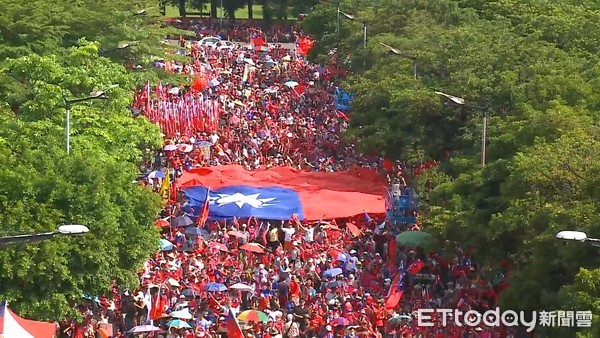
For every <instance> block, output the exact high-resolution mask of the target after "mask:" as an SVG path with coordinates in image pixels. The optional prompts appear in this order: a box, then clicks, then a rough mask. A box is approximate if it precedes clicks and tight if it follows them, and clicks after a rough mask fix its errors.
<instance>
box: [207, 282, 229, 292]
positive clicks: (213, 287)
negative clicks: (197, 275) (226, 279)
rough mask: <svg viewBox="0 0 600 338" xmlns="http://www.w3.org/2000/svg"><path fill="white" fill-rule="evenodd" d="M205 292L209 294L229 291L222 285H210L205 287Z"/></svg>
mask: <svg viewBox="0 0 600 338" xmlns="http://www.w3.org/2000/svg"><path fill="white" fill-rule="evenodd" d="M204 290H206V291H208V292H219V291H227V287H226V286H225V285H224V284H221V283H208V284H206V285H205V286H204Z"/></svg>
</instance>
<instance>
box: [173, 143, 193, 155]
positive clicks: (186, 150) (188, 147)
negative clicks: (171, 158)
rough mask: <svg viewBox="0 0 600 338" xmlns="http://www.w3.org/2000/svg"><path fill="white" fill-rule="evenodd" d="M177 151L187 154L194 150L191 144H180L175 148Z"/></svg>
mask: <svg viewBox="0 0 600 338" xmlns="http://www.w3.org/2000/svg"><path fill="white" fill-rule="evenodd" d="M177 149H179V151H181V152H184V153H189V152H191V151H192V150H194V147H193V146H192V145H191V144H180V145H178V146H177Z"/></svg>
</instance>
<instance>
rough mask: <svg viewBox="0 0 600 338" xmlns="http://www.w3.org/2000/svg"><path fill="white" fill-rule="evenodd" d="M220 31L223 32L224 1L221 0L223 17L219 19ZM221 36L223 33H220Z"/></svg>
mask: <svg viewBox="0 0 600 338" xmlns="http://www.w3.org/2000/svg"><path fill="white" fill-rule="evenodd" d="M219 29H220V30H223V0H221V17H220V18H219ZM219 34H221V32H219Z"/></svg>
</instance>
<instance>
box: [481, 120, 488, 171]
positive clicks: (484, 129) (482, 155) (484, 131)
mask: <svg viewBox="0 0 600 338" xmlns="http://www.w3.org/2000/svg"><path fill="white" fill-rule="evenodd" d="M486 139H487V111H485V110H484V111H483V131H482V133H481V166H482V167H485V157H486V154H485V152H486V149H485V148H486Z"/></svg>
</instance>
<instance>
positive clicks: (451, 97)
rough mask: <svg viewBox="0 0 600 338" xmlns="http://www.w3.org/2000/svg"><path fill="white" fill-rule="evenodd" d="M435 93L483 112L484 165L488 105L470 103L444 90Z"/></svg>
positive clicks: (482, 143)
mask: <svg viewBox="0 0 600 338" xmlns="http://www.w3.org/2000/svg"><path fill="white" fill-rule="evenodd" d="M435 93H436V94H438V95H441V96H443V97H445V98H447V99H448V100H450V101H451V102H452V103H454V104H457V105H460V106H465V107H469V108H474V109H477V110H479V111H480V112H481V113H482V114H483V123H482V124H483V130H482V132H481V166H482V167H484V166H485V160H486V140H487V110H488V107H487V106H476V105H472V104H469V103H467V102H466V101H465V99H463V98H462V97H457V96H453V95H450V94H446V93H442V92H435Z"/></svg>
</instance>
